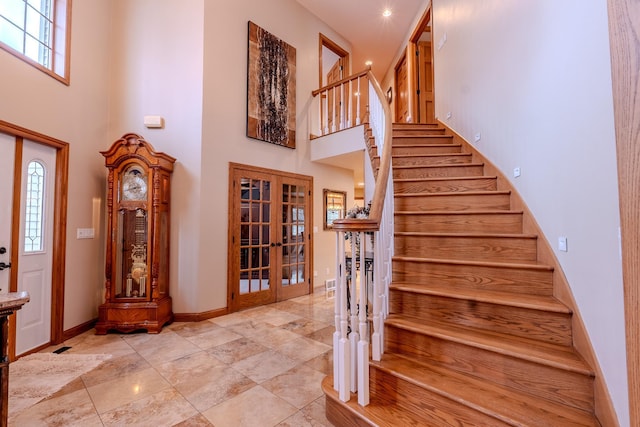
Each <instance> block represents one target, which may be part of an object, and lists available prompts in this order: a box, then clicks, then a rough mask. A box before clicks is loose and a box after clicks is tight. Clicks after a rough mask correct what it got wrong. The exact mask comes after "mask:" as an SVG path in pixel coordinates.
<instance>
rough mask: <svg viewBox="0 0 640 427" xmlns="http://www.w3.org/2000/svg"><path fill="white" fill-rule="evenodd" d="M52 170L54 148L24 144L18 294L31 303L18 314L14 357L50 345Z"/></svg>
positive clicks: (54, 156)
mask: <svg viewBox="0 0 640 427" xmlns="http://www.w3.org/2000/svg"><path fill="white" fill-rule="evenodd" d="M55 168H56V150H55V148H51V147H47V146H45V145H42V144H37V143H34V142H30V141H26V140H25V141H24V144H23V151H22V173H21V177H22V182H21V184H22V185H21V187H22V188H21V191H22V194H21V196H20V218H21V219H20V232H19V236H20V238H19V240H18V241H19V245H18V246H19V247H18V248H17V250H18V253H19V264H18V265H19V267H18V291H27V292H29V296H30V298H31V299H30V302H29V303H28V304H25V305H24V307H23V308H22V309H21V310H20V311H18V312H17V320H16V355H20V354H22V353H24V352H27V351H29V350H32V349H34V348H36V347H39V346H42V345H47V344H49V343H50V341H51V279H52V251H53V226H54V224H53V203H54V189H55V186H54V183H55V175H56V174H55Z"/></svg>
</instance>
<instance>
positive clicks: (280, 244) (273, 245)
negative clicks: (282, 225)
mask: <svg viewBox="0 0 640 427" xmlns="http://www.w3.org/2000/svg"><path fill="white" fill-rule="evenodd" d="M275 246H278V247H280V246H282V243H280V242H278V243H271V247H272V248H273V247H275Z"/></svg>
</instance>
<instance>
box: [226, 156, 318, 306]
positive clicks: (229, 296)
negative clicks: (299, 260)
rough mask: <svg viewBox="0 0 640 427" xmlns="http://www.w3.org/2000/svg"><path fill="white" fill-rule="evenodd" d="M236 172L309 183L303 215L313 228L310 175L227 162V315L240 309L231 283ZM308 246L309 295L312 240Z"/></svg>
mask: <svg viewBox="0 0 640 427" xmlns="http://www.w3.org/2000/svg"><path fill="white" fill-rule="evenodd" d="M237 170H246V171H250V172H256V173H261V174H266V175H272V176H281V177H285V178H291V179H303V180H306V181H309V192H310V195H309V196H308V197H309V199H308V200H309V209H308V212H305V215H306V216H307V217H308V224H309V227H313V176H310V175H302V174H296V173H292V172H285V171H281V170H276V169H268V168H263V167H260V166H251V165H245V164H241V163H234V162H229V183H228V186H229V189H228V193H229V199H228V204H227V207H228V211H229V214H228V217H229V222H228V226H227V235H228V237H227V313H233V312H236V311H238V310H239V309H240V308H239V307H238V306H237V304H236V303H235V302H234V299H233V292H234V290H235V283H233V281H232V277H233V275H232V269H233V268H235V264H236V263H235V261H234V259H235V258H234V257H235V255H234V243H233V230H234V228H233V226H234V223H235V219H234V218H233V215H232V214H233V212H232V209H233V205H234V200H235V196H236V193H235V191H234V188H233V177H234V174H235V172H236V171H237ZM309 235H310V236H313V233H312V232H311V230H309ZM308 243H309V245H308V254H309V274H308V279H309V292H308V293H309V294H310V293H313V286H314V283H313V238H310V239H309V242H308Z"/></svg>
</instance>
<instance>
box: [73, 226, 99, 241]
mask: <svg viewBox="0 0 640 427" xmlns="http://www.w3.org/2000/svg"><path fill="white" fill-rule="evenodd" d="M95 235H96V233H95V230H94V229H93V228H78V229H77V230H76V238H77V239H93V238H94V237H95Z"/></svg>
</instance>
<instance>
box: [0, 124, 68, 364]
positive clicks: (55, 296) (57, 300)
mask: <svg viewBox="0 0 640 427" xmlns="http://www.w3.org/2000/svg"><path fill="white" fill-rule="evenodd" d="M0 132H2V133H5V134H8V135H11V136H14V137H15V138H16V154H15V164H14V179H13V194H14V196H15V195H16V194H21V191H22V182H21V181H22V173H21V171H22V141H23V140H25V139H27V140H29V141H33V142H36V143H38V144H42V145H44V146H47V147H51V148H54V149H55V150H56V174H55V178H54V179H55V184H54V199H55V200H54V203H53V224H54V226H53V253H52V261H51V262H52V269H51V344H58V343H61V342H62V341H63V340H64V280H65V263H66V247H67V203H68V185H69V180H68V176H69V144H68V143H66V142H64V141H61V140H59V139H55V138H52V137H50V136H47V135H43V134H41V133H38V132H34V131H31V130H29V129H26V128H23V127H21V126H18V125H14V124H12V123H9V122H6V121H4V120H0ZM19 230H20V198H19V197H13V206H12V225H11V265H12V267H13V268H12V269H11V275H10V278H9V282H10V286H9V290H10V292H16V291H17V289H18V268H16V267H17V266H18V263H19V261H18V260H19V257H18V251H17V250H16V248H18V247H19V245H20V236H19V234H20V232H19ZM9 331H10V332H9V335H10V336H11V337H13V338H12V339H10V344H9V359H10V360H15V357H16V347H15V334H16V320H15V315H12V316H11V317H10V318H9ZM36 350H38V349H34V351H36Z"/></svg>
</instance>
